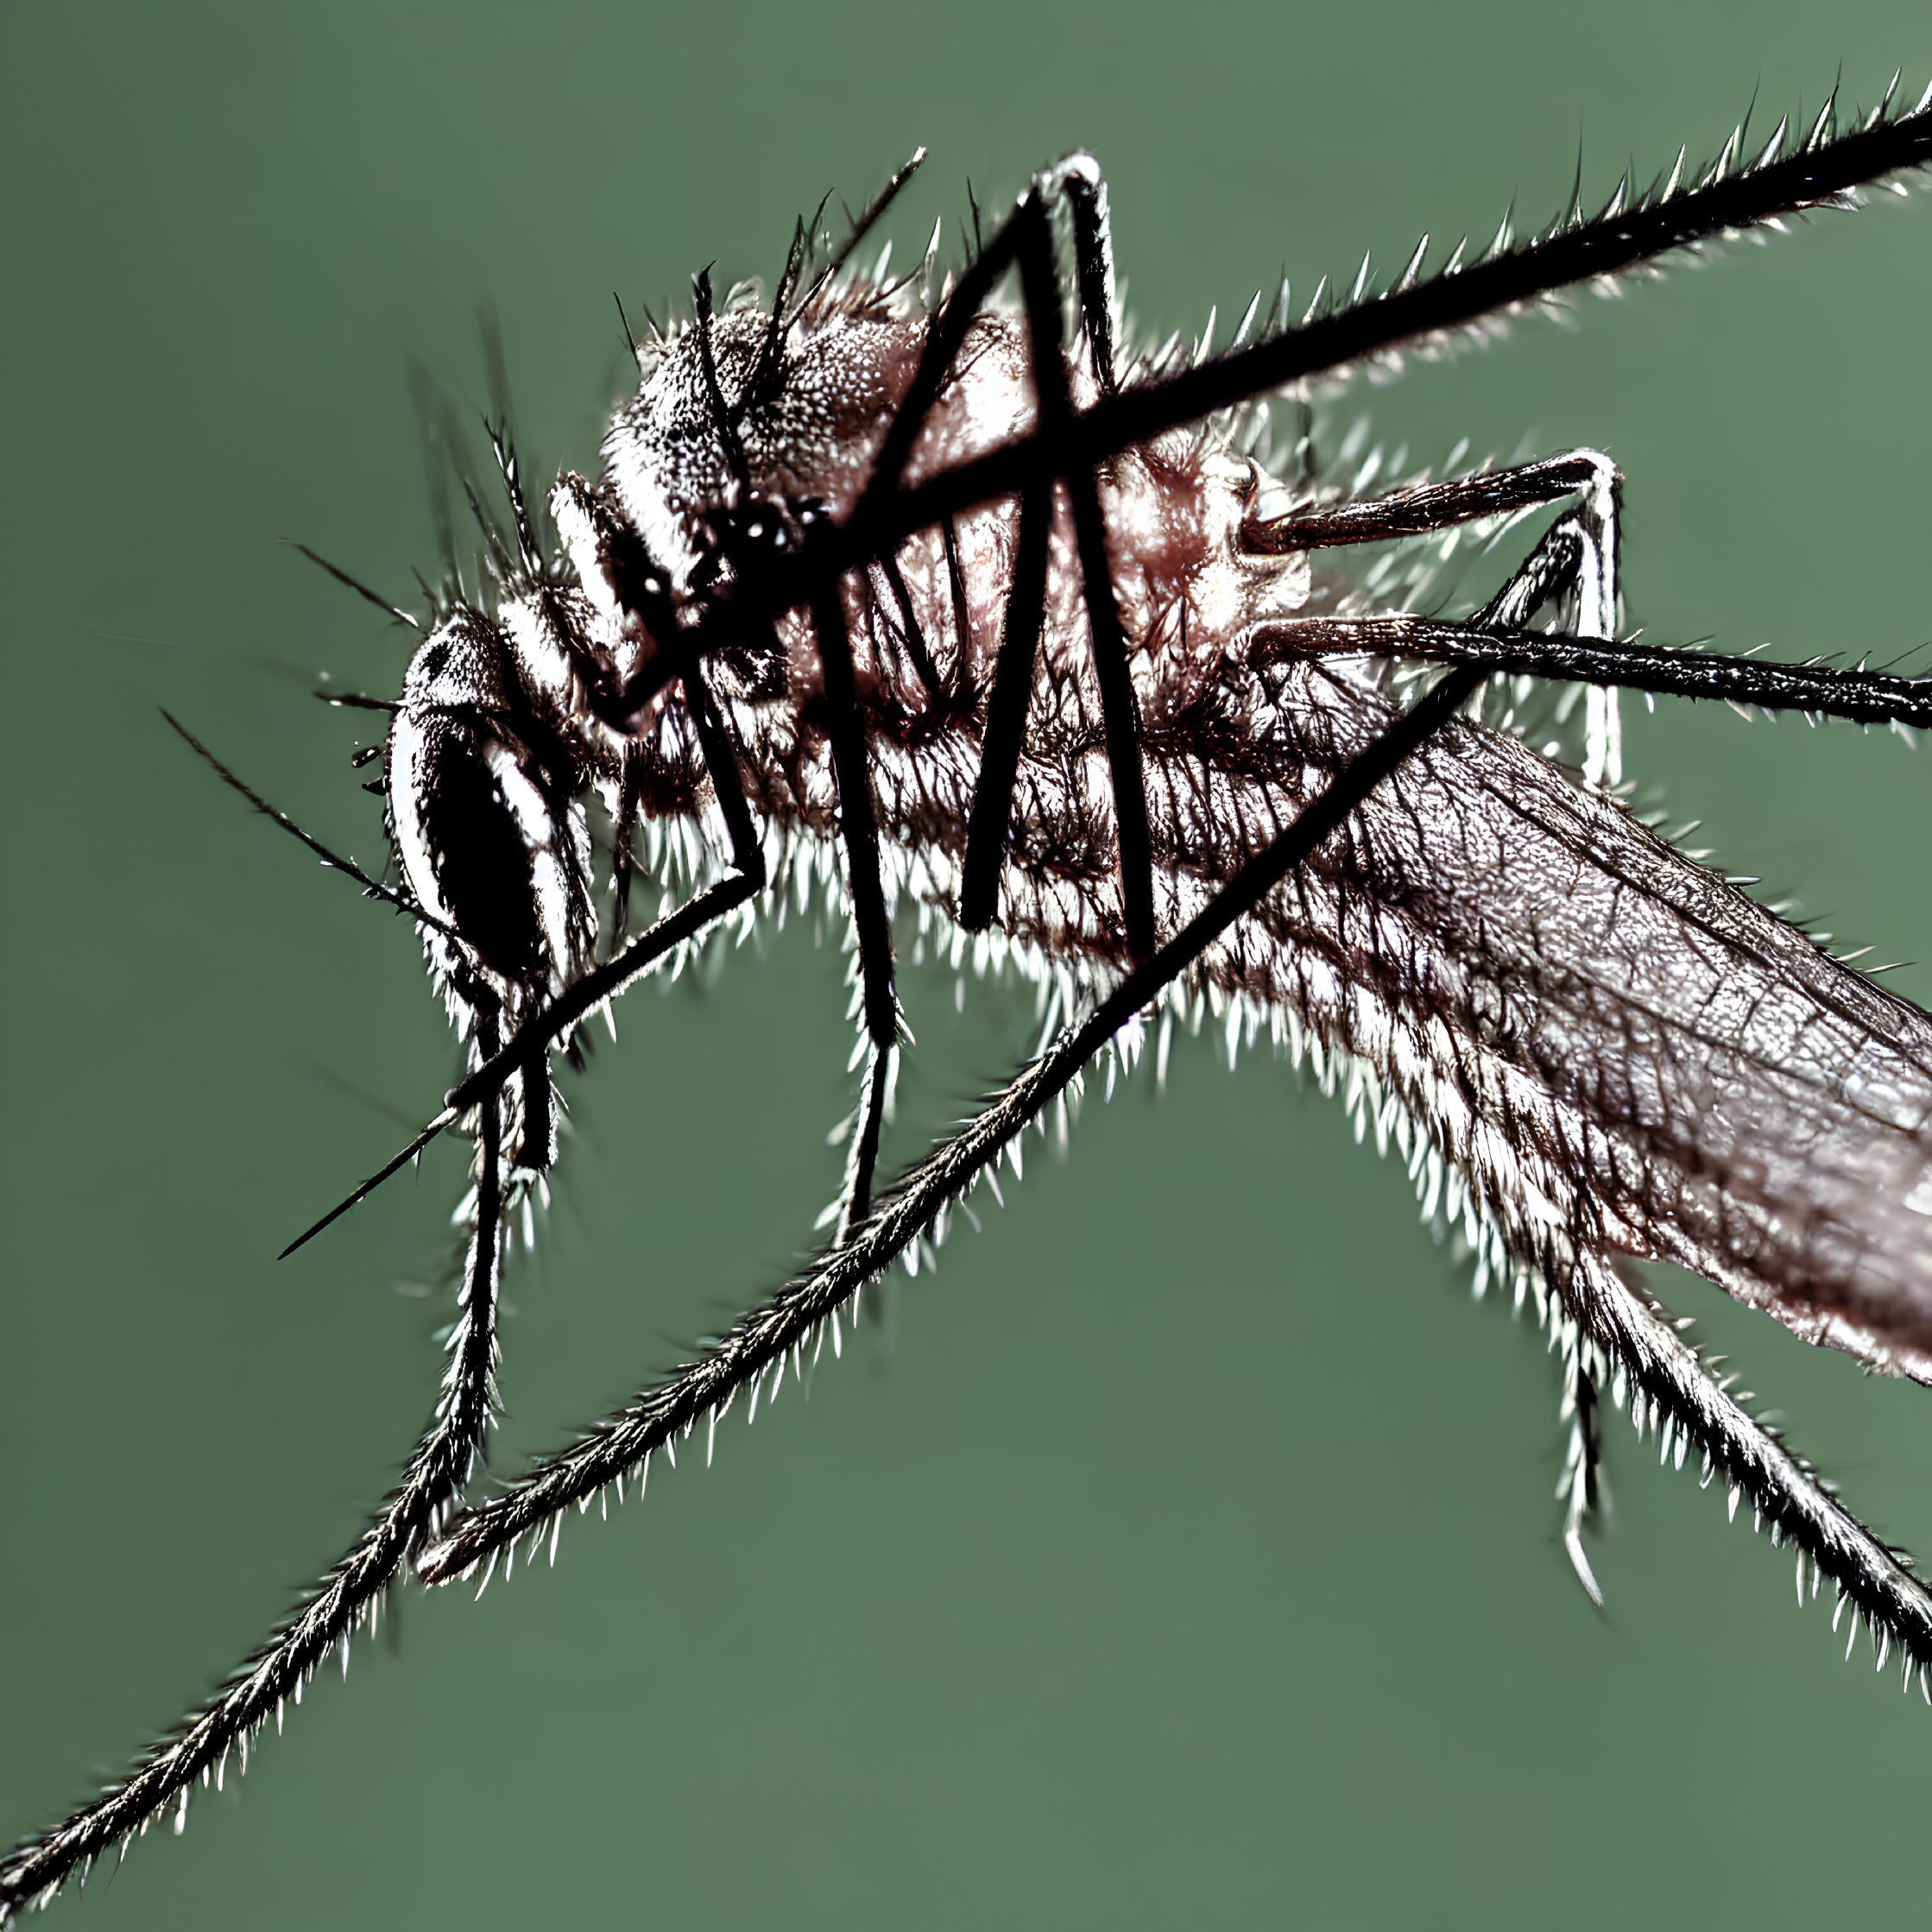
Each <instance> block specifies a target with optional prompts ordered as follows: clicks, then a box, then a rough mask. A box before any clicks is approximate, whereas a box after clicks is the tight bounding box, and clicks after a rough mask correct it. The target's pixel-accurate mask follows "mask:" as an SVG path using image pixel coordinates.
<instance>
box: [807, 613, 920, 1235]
mask: <svg viewBox="0 0 1932 1932" xmlns="http://www.w3.org/2000/svg"><path fill="white" fill-rule="evenodd" d="M811 616H812V628H813V630H814V632H815V634H816V635H817V637H818V658H819V662H820V664H821V665H822V666H824V679H825V708H826V713H827V718H828V726H829V730H830V738H831V753H832V773H833V776H834V778H835V779H836V780H837V785H838V822H839V836H840V838H841V840H842V842H843V844H844V847H845V883H846V890H847V891H848V892H849V893H850V894H851V899H852V926H853V931H854V932H855V934H856V938H857V942H858V951H859V959H858V965H859V1002H860V1016H861V1018H862V1021H863V1023H864V1028H865V1034H866V1038H867V1039H868V1043H869V1045H868V1060H867V1069H866V1079H865V1088H864V1093H863V1097H862V1100H861V1102H860V1106H859V1117H858V1121H857V1123H856V1131H855V1134H854V1139H853V1148H852V1159H851V1160H850V1162H849V1164H848V1168H847V1173H846V1181H845V1188H844V1192H843V1202H842V1205H841V1209H840V1214H841V1225H842V1226H844V1225H847V1224H849V1223H850V1222H854V1221H859V1220H862V1219H863V1218H864V1217H865V1215H866V1213H867V1212H868V1209H869V1208H870V1205H871V1200H872V1171H873V1165H874V1162H875V1161H876V1160H877V1159H878V1153H879V1134H880V1130H881V1124H882V1122H883V1119H884V1114H885V1107H886V1100H887V1088H888V1082H889V1076H890V1072H891V1066H892V1055H893V1050H894V1047H895V1045H896V1044H897V1041H898V1038H899V1000H898V996H897V994H895V993H894V991H893V933H892V913H891V912H890V910H889V908H888V907H887V904H886V888H885V882H884V881H883V879H882V878H881V874H880V870H879V825H878V819H877V817H876V814H875V812H874V805H873V799H872V773H871V772H870V770H869V768H868V761H867V758H866V748H865V719H864V717H863V716H862V714H861V712H860V710H859V698H858V689H857V686H856V683H855V682H854V679H853V674H852V640H851V635H850V634H849V631H848V630H847V628H846V624H845V603H844V598H843V591H842V588H841V586H840V585H839V584H837V583H833V584H830V585H828V586H827V588H826V589H825V590H824V592H823V593H822V594H821V595H820V596H819V597H818V599H817V600H816V601H815V602H814V603H813V605H812V607H811Z"/></svg>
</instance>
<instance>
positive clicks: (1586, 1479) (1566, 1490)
mask: <svg viewBox="0 0 1932 1932" xmlns="http://www.w3.org/2000/svg"><path fill="white" fill-rule="evenodd" d="M1563 1409H1564V1412H1565V1413H1566V1415H1567V1416H1568V1417H1569V1449H1567V1451H1566V1452H1565V1454H1564V1457H1563V1479H1562V1481H1559V1482H1558V1483H1557V1485H1556V1496H1557V1500H1559V1501H1562V1502H1564V1503H1565V1504H1566V1505H1567V1506H1566V1507H1565V1509H1564V1511H1563V1550H1564V1553H1565V1554H1566V1555H1567V1556H1569V1564H1570V1568H1571V1569H1574V1570H1575V1572H1576V1581H1577V1582H1579V1583H1581V1584H1582V1586H1583V1588H1584V1589H1585V1591H1587V1592H1588V1595H1589V1599H1590V1601H1591V1602H1592V1603H1594V1604H1595V1605H1596V1607H1597V1608H1598V1609H1600V1610H1601V1608H1602V1607H1603V1591H1602V1588H1601V1586H1600V1585H1599V1584H1598V1582H1597V1580H1596V1573H1595V1572H1594V1570H1593V1569H1591V1568H1590V1559H1589V1558H1588V1556H1586V1555H1585V1554H1584V1551H1583V1525H1584V1524H1585V1523H1586V1522H1589V1521H1591V1520H1593V1519H1594V1518H1597V1517H1598V1516H1600V1515H1601V1514H1602V1502H1601V1495H1602V1471H1603V1425H1602V1422H1601V1417H1600V1415H1599V1413H1598V1408H1597V1386H1596V1379H1595V1377H1594V1376H1593V1375H1592V1374H1591V1373H1590V1371H1589V1368H1588V1366H1587V1365H1586V1363H1585V1362H1584V1361H1583V1360H1582V1354H1581V1352H1579V1353H1578V1354H1576V1355H1575V1357H1574V1358H1573V1359H1572V1361H1571V1362H1570V1365H1569V1387H1568V1389H1567V1391H1566V1392H1565V1394H1564V1397H1563Z"/></svg>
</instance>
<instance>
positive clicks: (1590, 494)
mask: <svg viewBox="0 0 1932 1932" xmlns="http://www.w3.org/2000/svg"><path fill="white" fill-rule="evenodd" d="M1622 496H1623V479H1622V477H1620V476H1619V474H1618V471H1617V467H1616V465H1615V464H1613V463H1612V462H1611V460H1610V459H1609V458H1608V457H1607V456H1604V455H1602V454H1601V453H1600V452H1599V451H1595V450H1571V451H1568V452H1566V453H1565V454H1563V455H1562V456H1555V457H1547V458H1544V459H1542V460H1541V461H1538V462H1535V463H1525V464H1517V465H1515V466H1513V467H1512V468H1510V469H1507V470H1487V471H1484V472H1482V473H1481V474H1479V475H1476V476H1474V477H1454V478H1451V479H1450V480H1449V481H1448V482H1446V483H1425V484H1423V485H1421V486H1419V487H1417V488H1414V489H1402V490H1394V491H1392V492H1390V493H1389V494H1388V495H1387V496H1372V497H1368V498H1366V499H1364V500H1363V501H1361V502H1353V503H1336V504H1332V505H1322V506H1317V507H1316V508H1311V509H1307V510H1300V511H1293V512H1291V513H1290V514H1289V515H1286V516H1284V517H1279V518H1277V519H1274V520H1272V521H1250V522H1248V523H1247V524H1246V525H1245V526H1244V527H1243V528H1242V530H1241V546H1242V548H1243V549H1244V550H1246V551H1247V552H1249V553H1250V554H1251V555H1257V556H1283V555H1287V554H1291V553H1294V552H1305V551H1310V550H1323V549H1329V548H1335V547H1338V546H1346V545H1354V544H1363V543H1382V542H1387V541H1389V540H1393V539H1397V538H1403V537H1417V536H1428V535H1433V534H1436V533H1437V532H1439V531H1443V530H1447V529H1450V528H1453V527H1455V526H1457V525H1459V524H1464V523H1473V522H1475V521H1479V520H1481V519H1482V518H1485V517H1494V516H1508V515H1514V514H1516V513H1518V512H1520V511H1523V510H1527V509H1533V508H1537V507H1538V506H1540V505H1542V504H1544V503H1553V502H1562V501H1563V500H1564V499H1565V498H1575V509H1574V510H1573V511H1572V512H1571V513H1570V514H1569V516H1567V517H1565V518H1564V519H1563V521H1561V522H1559V523H1557V524H1556V525H1555V526H1553V527H1552V528H1551V530H1550V533H1549V535H1548V536H1547V537H1546V538H1545V540H1544V543H1543V544H1542V545H1540V546H1538V548H1537V551H1536V552H1532V553H1531V557H1530V559H1527V560H1526V561H1525V565H1524V566H1523V569H1524V571H1527V572H1529V573H1531V578H1537V577H1545V578H1548V579H1549V583H1548V588H1547V589H1546V590H1544V594H1543V596H1542V597H1538V598H1537V603H1542V602H1544V601H1546V599H1547V598H1548V597H1552V596H1555V595H1557V594H1558V593H1559V591H1560V592H1561V593H1562V594H1563V595H1564V596H1565V597H1568V598H1569V599H1570V600H1571V601H1572V602H1573V603H1574V605H1575V609H1574V610H1573V611H1572V612H1571V613H1570V622H1569V623H1568V624H1566V625H1565V626H1564V627H1563V629H1564V632H1565V635H1571V636H1575V637H1580V638H1592V639H1598V640H1601V641H1606V642H1607V641H1610V640H1611V639H1613V638H1614V637H1615V636H1616V634H1617V622H1618V603H1619V596H1618V568H1617V565H1618V548H1619V534H1620V531H1621V528H1622V521H1623V502H1622ZM1558 532H1561V533H1563V535H1562V536H1561V537H1558V535H1557V533H1558ZM1551 539H1555V540H1556V544H1557V545H1558V546H1562V549H1563V554H1562V559H1561V566H1560V568H1558V567H1556V565H1557V556H1558V552H1557V550H1556V548H1553V547H1552V546H1551V541H1550V540H1551ZM1521 575H1522V573H1521V572H1519V573H1518V576H1519V577H1520V576H1521ZM1530 608H1531V609H1534V608H1535V606H1534V605H1533V604H1532V605H1531V607H1530ZM1527 621H1528V614H1527V611H1525V616H1523V617H1521V618H1518V619H1516V620H1515V621H1514V622H1515V623H1516V624H1521V623H1524V622H1527ZM1585 704H1586V707H1587V709H1586V716H1585V729H1584V741H1585V743H1586V745H1587V747H1588V751H1587V754H1586V757H1585V761H1584V767H1583V777H1584V780H1585V782H1586V783H1587V784H1588V785H1590V786H1593V787H1595V788H1597V789H1601V788H1603V787H1605V786H1612V785H1614V784H1616V782H1617V781H1618V780H1619V777H1620V776H1621V769H1622V733H1621V731H1620V729H1619V723H1618V717H1617V700H1616V695H1615V692H1614V691H1613V689H1612V688H1611V687H1610V686H1609V685H1599V686H1594V687H1593V688H1592V689H1591V690H1590V691H1589V692H1588V694H1587V695H1586V698H1585Z"/></svg>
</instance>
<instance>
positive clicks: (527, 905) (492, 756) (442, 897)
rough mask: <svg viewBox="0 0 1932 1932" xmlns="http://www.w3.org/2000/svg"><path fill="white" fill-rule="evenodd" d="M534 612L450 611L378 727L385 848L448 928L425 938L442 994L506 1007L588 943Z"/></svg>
mask: <svg viewBox="0 0 1932 1932" xmlns="http://www.w3.org/2000/svg"><path fill="white" fill-rule="evenodd" d="M533 649H534V656H535V660H536V662H537V665H538V667H539V668H541V667H542V666H543V664H544V662H545V659H544V654H543V627H542V623H541V620H540V612H538V611H536V610H535V609H534V607H533V606H532V605H530V604H528V603H512V604H511V605H509V606H507V607H506V609H505V610H504V612H503V614H502V621H499V620H497V619H493V618H490V617H488V616H484V615H483V613H482V612H481V611H478V610H476V609H471V608H470V607H468V606H460V605H459V606H458V607H457V608H456V609H452V610H451V612H450V613H449V614H448V615H447V616H445V617H444V619H443V620H442V621H441V622H439V623H438V624H437V626H436V627H435V628H434V629H433V630H432V632H431V633H430V635H428V636H427V637H426V638H425V639H424V640H423V642H422V645H421V647H420V649H419V650H418V651H417V653H416V655H415V657H414V660H412V661H411V664H410V666H409V671H408V674H407V677H406V678H405V679H404V680H403V687H402V701H401V705H400V706H399V708H398V709H397V710H396V713H395V719H394V721H393V722H392V723H391V726H390V730H389V748H388V803H389V816H390V823H391V826H392V828H393V833H394V837H395V849H396V856H397V859H398V861H399V862H400V863H401V867H402V870H403V874H404V875H405V877H406V878H407V880H408V882H409V887H410V889H411V891H412V892H413V893H414V894H415V895H416V898H417V900H419V901H420V904H421V905H422V906H423V907H424V908H425V909H426V911H428V912H431V913H432V914H433V915H434V916H435V917H436V918H437V919H439V920H441V921H442V922H443V923H444V925H446V926H448V927H450V928H451V929H453V930H454V931H455V932H456V933H457V934H458V935H459V936H460V939H461V946H460V948H459V947H458V946H456V945H454V944H451V941H449V940H448V939H447V938H445V936H444V934H442V933H441V932H439V931H434V930H431V931H429V932H428V934H427V944H429V946H430V948H431V950H432V955H433V956H434V959H435V963H436V965H437V967H438V969H439V975H440V976H441V977H442V978H443V979H444V981H445V984H446V986H447V987H448V988H450V990H451V997H452V1000H454V1001H458V1002H460V1003H461V1004H462V1005H464V1006H465V1007H474V1006H475V1005H476V1004H477V1001H479V1000H480V999H483V998H485V997H487V998H489V999H491V1000H494V1001H496V1003H497V1004H498V1005H500V1006H502V1007H507V1008H509V1009H511V1010H515V1009H517V1008H519V1007H522V1006H523V1005H525V1004H526V1003H527V1001H529V1000H531V999H533V998H536V997H540V996H541V995H543V994H546V993H547V992H554V991H556V990H558V989H559V988H562V987H563V986H564V985H565V984H566V983H567V982H569V981H570V980H571V979H572V978H574V977H575V976H576V975H578V973H579V972H580V971H581V970H582V969H583V966H584V962H585V960H586V959H587V958H588V957H589V954H590V946H591V943H592V938H593V921H592V919H591V915H590V842H589V838H588V835H587V831H586V828H585V824H584V808H583V805H582V802H581V794H582V792H583V790H584V773H583V769H582V767H581V765H580V764H579V763H578V760H577V759H576V758H575V757H574V756H573V755H572V754H571V749H570V748H569V747H568V746H567V745H565V743H564V742H561V741H560V740H559V737H558V736H557V735H556V734H555V733H554V732H553V731H552V729H550V728H549V726H548V725H547V724H546V720H545V718H544V716H543V713H542V710H541V709H540V707H539V706H538V705H536V704H533V703H532V701H531V695H530V692H529V691H528V690H527V686H526V681H525V678H524V676H523V672H524V670H525V668H526V666H525V664H524V657H525V653H526V652H527V651H530V650H533Z"/></svg>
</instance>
